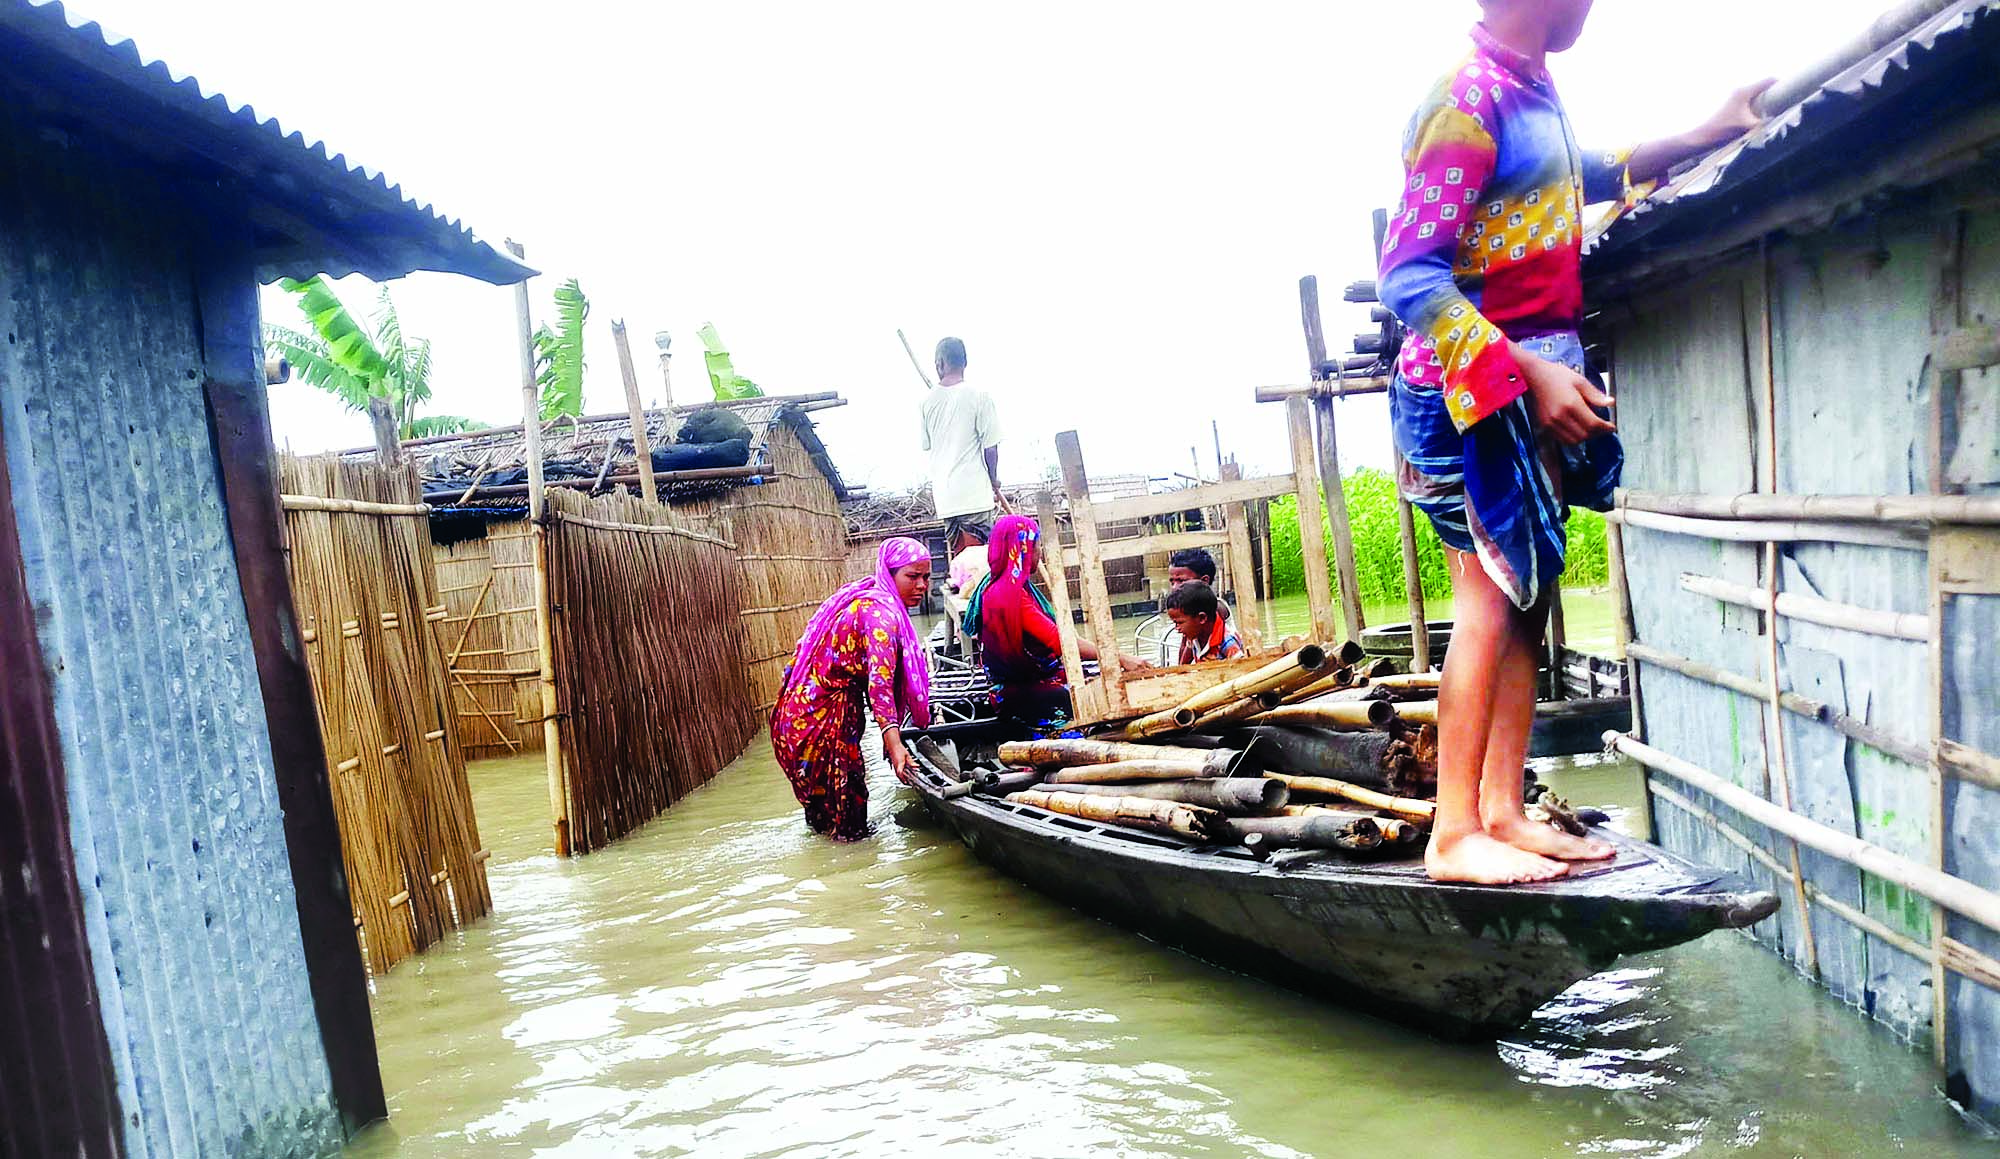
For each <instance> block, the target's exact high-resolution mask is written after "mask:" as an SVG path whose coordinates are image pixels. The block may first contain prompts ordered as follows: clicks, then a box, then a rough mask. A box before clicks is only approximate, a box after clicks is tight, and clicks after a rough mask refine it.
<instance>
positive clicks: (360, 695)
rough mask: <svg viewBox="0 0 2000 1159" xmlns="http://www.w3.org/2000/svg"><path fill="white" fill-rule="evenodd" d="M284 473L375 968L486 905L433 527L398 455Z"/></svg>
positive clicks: (359, 916) (361, 919)
mask: <svg viewBox="0 0 2000 1159" xmlns="http://www.w3.org/2000/svg"><path fill="white" fill-rule="evenodd" d="M280 472H281V475H280V477H281V481H282V486H283V488H284V490H285V492H286V494H285V508H286V513H285V522H286V532H287V542H288V544H289V551H290V570H291V579H292V588H293V593H294V598H295V599H296V601H297V604H298V611H299V626H300V634H301V637H302V639H303V642H304V645H305V651H306V660H307V664H308V666H309V667H310V669H311V672H312V679H313V695H314V699H315V701H316V702H317V705H318V708H319V716H320V729H321V731H322V733H323V735H324V737H325V741H326V763H327V776H328V778H329V780H330V781H331V783H332V786H333V800H334V807H335V810H336V812H337V814H338V817H339V821H340V835H341V846H342V853H343V856H344V861H345V865H346V873H347V888H348V893H349V896H350V897H351V899H352V900H353V903H354V907H355V922H356V925H357V927H358V928H359V929H360V930H361V933H362V940H363V942H364V943H365V945H366V947H367V953H368V961H369V964H370V966H371V967H372V968H373V969H374V970H376V971H377V972H380V971H383V970H387V969H388V968H389V967H391V966H393V965H395V964H396V963H397V962H398V961H400V960H402V959H403V958H405V957H407V956H408V955H410V954H411V953H413V952H415V951H417V950H421V949H423V948H424V947H426V946H429V945H430V944H431V943H433V942H435V941H437V940H438V938H440V937H442V936H443V935H444V934H445V933H446V932H448V931H449V930H451V929H452V928H454V927H456V926H459V925H462V924H465V923H467V922H470V921H473V920H474V919H476V918H479V917H480V916H482V915H484V914H485V913H486V912H487V911H488V910H490V909H491V908H492V904H493V903H492V897H491V895H490V894H489V893H488V891H487V885H486V866H485V864H484V862H485V860H486V855H485V853H484V851H483V850H482V849H481V848H480V844H479V827H478V824H477V822H476V821H475V819H474V817H473V813H472V794H471V791H470V789H469V787H468V786H467V784H466V779H465V757H464V753H463V752H462V750H461V749H460V747H459V745H458V743H457V736H456V734H455V733H454V731H453V729H452V726H451V717H450V713H451V708H450V705H451V697H450V694H449V693H448V691H447V688H446V680H447V676H446V671H445V648H446V646H445V645H444V644H443V643H442V640H441V633H440V631H439V629H440V625H441V621H442V620H443V619H444V618H445V611H446V609H445V606H444V603H443V600H442V599H441V597H440V596H439V594H438V583H437V577H436V575H435V572H434V569H433V565H432V559H431V550H432V549H431V541H430V526H429V523H428V521H427V519H426V509H425V508H424V505H423V503H422V501H421V496H420V494H419V492H418V487H417V479H416V474H415V472H414V471H412V470H410V469H409V468H407V467H404V468H400V469H396V470H393V471H385V470H383V469H381V468H378V467H374V466H372V465H366V466H363V465H341V464H340V463H338V462H337V461H335V460H332V459H296V458H291V457H287V458H286V459H285V460H284V461H283V463H282V465H281V468H280Z"/></svg>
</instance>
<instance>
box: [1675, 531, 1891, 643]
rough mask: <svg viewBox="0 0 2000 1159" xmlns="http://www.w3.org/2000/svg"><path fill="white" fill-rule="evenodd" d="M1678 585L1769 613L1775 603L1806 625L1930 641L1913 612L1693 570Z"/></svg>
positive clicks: (1781, 611) (1713, 597)
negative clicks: (1773, 588) (1755, 584)
mask: <svg viewBox="0 0 2000 1159" xmlns="http://www.w3.org/2000/svg"><path fill="white" fill-rule="evenodd" d="M1770 550H1771V552H1772V553H1773V554H1775V552H1776V550H1777V549H1776V548H1775V547H1773V548H1771V549H1770ZM1681 588H1682V589H1683V590H1685V591H1690V592H1693V593H1695V594H1696V595H1700V596H1708V597H1710V598H1711V599H1717V600H1721V601H1722V602H1723V603H1726V604H1736V605H1738V606H1739V607H1745V608H1756V609H1757V610H1758V611H1760V612H1769V611H1770V610H1771V609H1772V607H1773V606H1776V608H1777V610H1778V614H1779V615H1781V616H1787V617H1790V618H1791V619H1794V620H1804V621H1805V622H1807V623H1809V624H1821V625H1824V626H1825V627H1829V628H1842V629H1845V630H1847V631H1849V632H1861V633H1864V634H1866V635H1870V636H1885V637H1888V638H1889V639H1892V640H1910V641H1913V642H1915V643H1919V644H1922V643H1927V642H1929V640H1930V617H1929V616H1924V615H1918V614H1917V613H1915V612H1884V611H1878V610H1877V609H1874V608H1859V607H1855V606H1854V605H1853V604H1838V603H1834V602H1833V601H1832V600H1822V599H1819V598H1818V597H1816V596H1798V595H1793V594H1791V593H1790V592H1776V593H1773V592H1772V591H1771V590H1770V585H1769V584H1766V586H1765V588H1764V589H1763V590H1761V591H1760V590H1758V589H1757V588H1753V587H1749V586H1746V585H1744V584H1738V583H1731V582H1729V581H1728V580H1723V579H1717V578H1715V577H1714V576H1706V575H1696V574H1694V573H1693V572H1682V573H1681Z"/></svg>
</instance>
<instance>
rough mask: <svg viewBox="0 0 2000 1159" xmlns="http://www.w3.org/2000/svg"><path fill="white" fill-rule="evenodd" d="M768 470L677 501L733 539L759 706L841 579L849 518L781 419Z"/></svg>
mask: <svg viewBox="0 0 2000 1159" xmlns="http://www.w3.org/2000/svg"><path fill="white" fill-rule="evenodd" d="M766 445H767V447H768V448H769V451H770V456H771V467H772V473H771V475H769V476H766V479H767V482H765V483H764V484H763V485H762V486H759V487H742V488H738V489H737V490H735V491H731V492H729V493H728V494H726V495H723V496H720V497H718V498H716V499H712V500H708V501H705V502H702V503H696V504H689V505H688V506H686V507H682V508H676V510H678V511H681V512H684V513H685V514H687V515H688V516H690V517H693V518H694V520H695V522H694V524H693V525H694V526H697V527H702V528H704V529H706V530H709V531H713V532H716V533H718V534H723V535H725V536H726V538H729V539H731V540H733V541H734V542H735V544H736V551H737V555H736V562H737V567H738V574H739V575H740V576H741V577H742V581H743V588H742V593H743V595H742V600H743V626H744V630H745V635H746V640H747V644H746V648H747V651H746V652H745V653H744V655H745V658H746V659H747V660H748V662H749V666H750V695H751V699H752V701H753V702H754V703H755V704H756V706H757V710H758V711H759V712H760V713H761V712H765V711H768V710H769V709H770V707H771V706H772V705H774V704H776V703H777V702H778V688H779V686H780V685H781V684H783V683H784V677H785V665H786V664H787V663H789V662H790V661H791V658H792V650H793V649H794V648H796V647H797V646H798V642H799V636H800V634H801V633H803V632H804V631H805V628H806V621H808V620H810V619H812V614H813V610H814V609H816V608H818V607H819V605H820V601H821V600H824V599H826V597H828V596H830V595H832V594H833V593H834V591H835V589H837V588H839V587H840V585H841V584H843V583H845V582H846V581H847V580H850V579H854V578H856V575H858V574H859V573H856V575H850V574H848V572H849V569H848V566H847V522H846V520H845V519H844V518H843V517H842V516H841V513H840V499H839V497H838V496H836V495H835V494H834V491H833V486H832V484H830V483H828V482H827V480H826V476H825V475H823V474H821V473H820V471H819V468H818V467H817V466H815V465H814V464H813V461H812V456H811V455H810V454H809V453H808V452H807V451H806V449H805V447H804V445H802V444H801V443H800V442H799V439H798V436H797V435H795V434H793V433H792V431H791V430H790V428H788V427H787V426H785V425H784V424H782V423H774V424H773V425H772V426H771V428H770V431H769V433H768V435H767V443H766Z"/></svg>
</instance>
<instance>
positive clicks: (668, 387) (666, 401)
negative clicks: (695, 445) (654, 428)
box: [653, 330, 680, 447]
mask: <svg viewBox="0 0 2000 1159" xmlns="http://www.w3.org/2000/svg"><path fill="white" fill-rule="evenodd" d="M671 341H672V339H671V338H670V337H669V336H668V334H667V332H666V331H664V330H662V331H660V332H659V333H658V334H655V335H653V345H655V346H658V347H659V348H660V405H661V406H662V407H665V408H666V411H667V431H666V434H665V436H664V437H662V438H661V439H660V441H661V442H663V443H665V444H667V445H668V446H670V447H671V446H673V445H674V443H676V442H678V441H679V440H680V433H679V432H678V431H676V430H674V422H675V421H676V416H675V414H674V353H673V350H672V349H671V348H670V347H669V346H668V343H669V342H671Z"/></svg>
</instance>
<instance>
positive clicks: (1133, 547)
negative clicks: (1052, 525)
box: [1062, 516, 1229, 567]
mask: <svg viewBox="0 0 2000 1159" xmlns="http://www.w3.org/2000/svg"><path fill="white" fill-rule="evenodd" d="M1100 518H1101V516H1100ZM1228 542H1229V534H1228V533H1227V532H1224V531H1167V532H1161V533H1160V534H1158V535H1133V536H1127V537H1125V538H1123V539H1100V540H1098V541H1097V557H1098V558H1099V559H1131V558H1133V557H1135V556H1142V555H1158V554H1162V553H1165V552H1174V551H1179V550H1181V549H1182V548H1184V547H1214V546H1217V545H1220V544H1226V543H1228ZM1062 554H1063V566H1064V567H1076V566H1077V565H1078V560H1079V559H1080V558H1081V557H1080V556H1079V555H1078V554H1077V550H1076V548H1074V547H1066V548H1063V553H1062Z"/></svg>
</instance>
